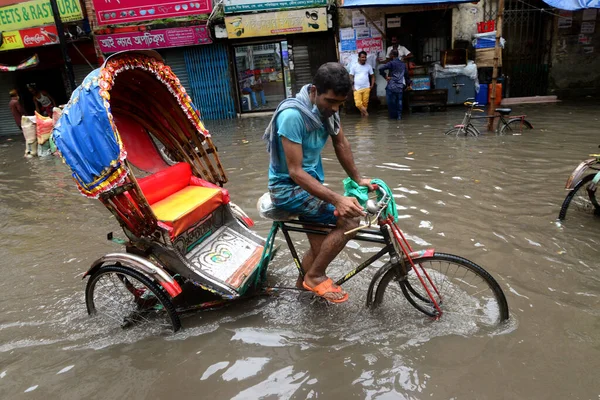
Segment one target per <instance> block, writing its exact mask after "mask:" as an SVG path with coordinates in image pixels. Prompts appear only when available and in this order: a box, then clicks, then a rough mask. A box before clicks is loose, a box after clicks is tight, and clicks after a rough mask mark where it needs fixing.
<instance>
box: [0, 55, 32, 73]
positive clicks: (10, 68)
mask: <svg viewBox="0 0 600 400" xmlns="http://www.w3.org/2000/svg"><path fill="white" fill-rule="evenodd" d="M39 63H40V58H39V57H38V55H37V54H34V55H33V56H32V57H31V58H29V59H27V60H25V61H23V62H22V63H21V64H19V65H15V66H9V65H4V64H0V71H2V72H13V71H18V70H21V69H27V68H31V67H35V66H36V65H38V64H39Z"/></svg>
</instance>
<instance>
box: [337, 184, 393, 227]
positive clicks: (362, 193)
mask: <svg viewBox="0 0 600 400" xmlns="http://www.w3.org/2000/svg"><path fill="white" fill-rule="evenodd" d="M343 182H344V190H345V192H344V196H347V197H355V198H356V199H357V200H358V202H359V203H360V205H361V206H363V208H364V207H365V206H366V205H367V200H369V189H368V188H367V187H366V186H360V185H359V184H358V183H356V182H354V181H353V180H352V178H350V177H348V178H346V179H344V181H343ZM371 184H373V185H377V186H379V187H380V188H382V189H383V190H385V191H386V193H387V194H388V196H389V197H390V202H389V203H388V206H387V209H386V210H384V211H383V213H382V214H383V215H384V216H386V217H389V216H392V217H394V222H397V221H398V210H397V209H396V201H395V200H394V196H393V193H392V190H391V189H390V188H389V187H388V185H386V184H385V182H384V181H382V180H381V179H373V180H371ZM382 197H383V195H382V194H381V192H379V191H377V201H379V200H381V198H382Z"/></svg>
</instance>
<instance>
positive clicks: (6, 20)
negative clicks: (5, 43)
mask: <svg viewBox="0 0 600 400" xmlns="http://www.w3.org/2000/svg"><path fill="white" fill-rule="evenodd" d="M56 4H57V5H58V11H59V12H60V18H61V19H62V21H63V22H71V21H79V20H80V19H83V14H82V13H81V6H80V5H79V0H56ZM48 24H54V16H53V15H52V7H51V6H50V1H48V0H33V1H26V2H23V3H17V4H12V5H10V6H5V7H0V30H2V31H5V32H6V31H17V30H19V29H25V28H31V27H34V26H42V25H48Z"/></svg>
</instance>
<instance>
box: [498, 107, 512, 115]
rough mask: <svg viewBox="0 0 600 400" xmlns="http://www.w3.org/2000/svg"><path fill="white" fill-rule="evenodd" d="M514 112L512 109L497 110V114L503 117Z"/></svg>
mask: <svg viewBox="0 0 600 400" xmlns="http://www.w3.org/2000/svg"><path fill="white" fill-rule="evenodd" d="M511 111H512V108H496V112H497V113H498V114H502V115H508V114H510V113H511Z"/></svg>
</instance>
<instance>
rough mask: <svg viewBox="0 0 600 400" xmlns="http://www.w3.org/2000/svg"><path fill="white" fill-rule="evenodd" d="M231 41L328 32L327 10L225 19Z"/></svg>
mask: <svg viewBox="0 0 600 400" xmlns="http://www.w3.org/2000/svg"><path fill="white" fill-rule="evenodd" d="M225 25H226V27H227V35H228V36H229V38H230V39H237V38H246V37H256V36H272V35H286V34H291V33H310V32H319V31H326V30H327V9H326V8H324V7H323V8H313V9H311V8H308V9H303V10H290V11H278V12H272V13H259V14H246V15H235V16H228V17H225Z"/></svg>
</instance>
